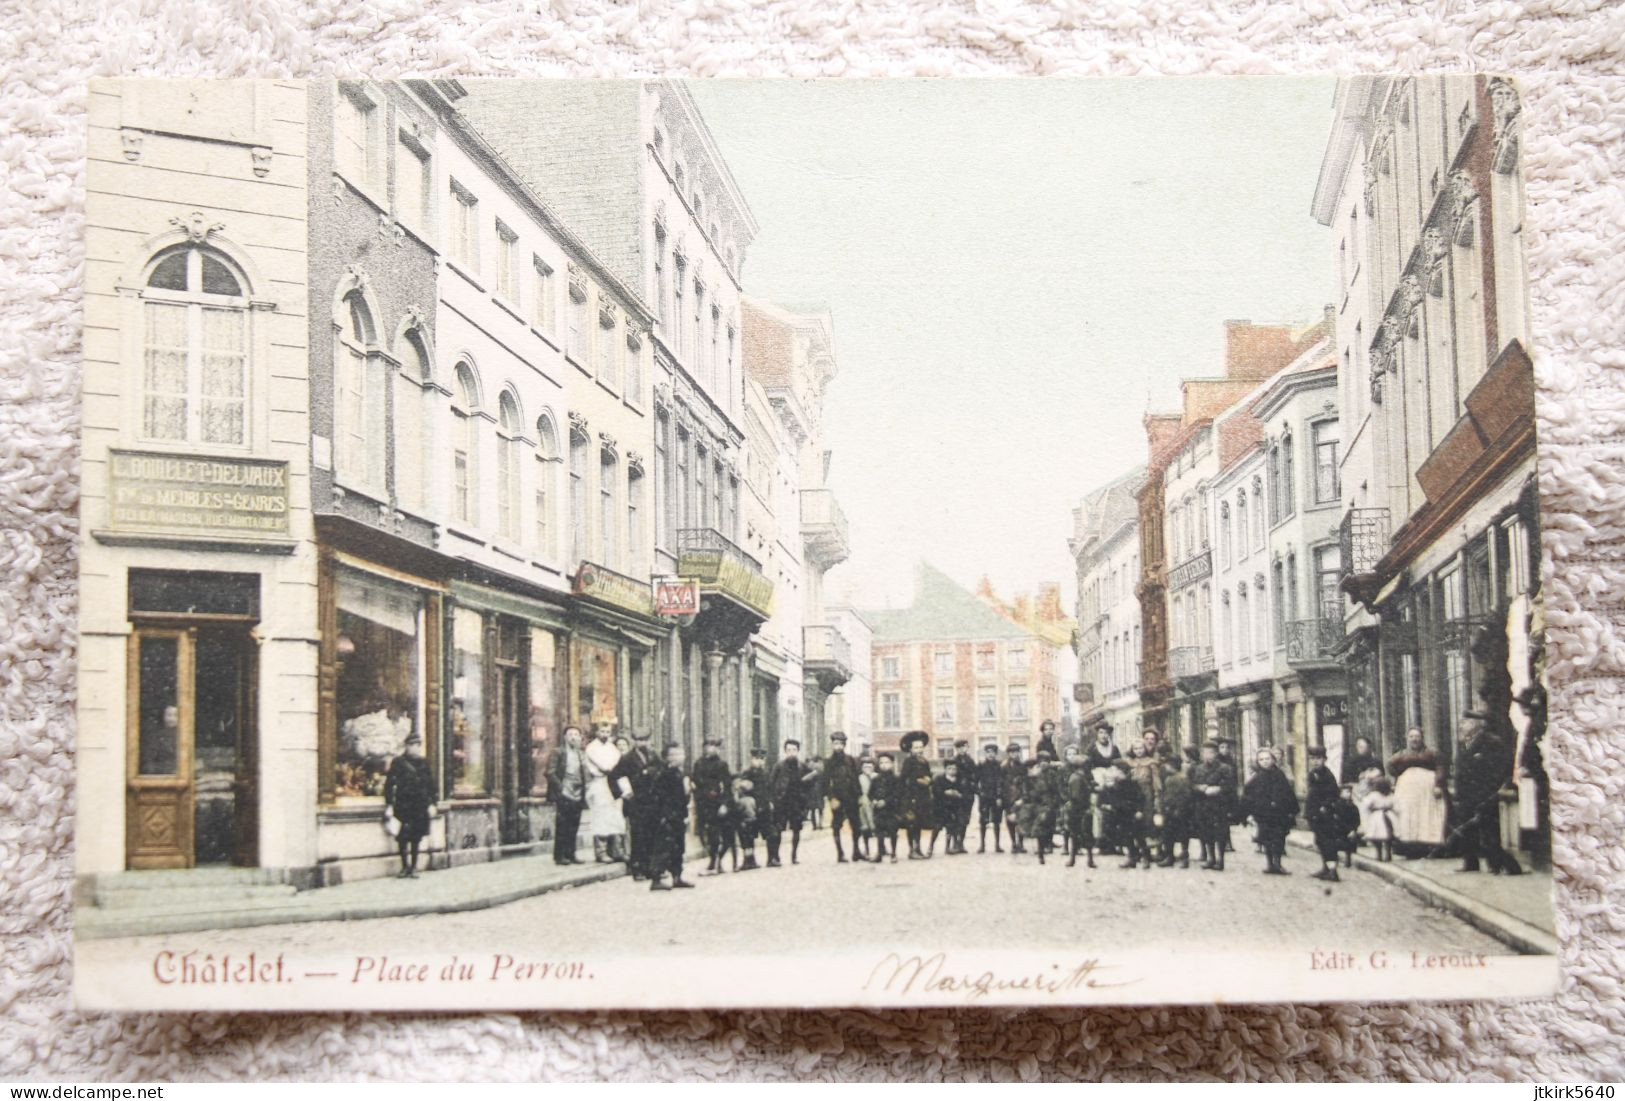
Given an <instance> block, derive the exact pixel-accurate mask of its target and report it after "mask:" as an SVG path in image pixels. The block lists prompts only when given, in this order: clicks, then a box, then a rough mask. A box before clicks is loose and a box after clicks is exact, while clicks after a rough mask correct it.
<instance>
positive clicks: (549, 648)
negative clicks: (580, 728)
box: [520, 627, 568, 796]
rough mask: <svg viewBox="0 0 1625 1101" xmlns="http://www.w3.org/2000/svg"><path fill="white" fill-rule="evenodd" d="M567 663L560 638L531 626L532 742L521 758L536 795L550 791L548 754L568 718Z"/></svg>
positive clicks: (525, 782)
mask: <svg viewBox="0 0 1625 1101" xmlns="http://www.w3.org/2000/svg"><path fill="white" fill-rule="evenodd" d="M564 673H565V669H564V666H563V664H562V663H561V662H560V661H559V644H558V638H557V636H556V635H554V634H553V632H552V631H547V630H543V629H542V628H540V627H532V628H531V629H530V668H529V670H528V676H527V678H526V679H527V682H528V683H527V689H528V692H529V697H530V701H529V702H530V715H529V721H528V722H527V724H526V728H527V732H528V735H529V739H530V745H529V747H528V750H527V752H526V753H524V754H521V757H520V759H521V760H522V761H525V762H526V763H527V768H526V775H525V776H524V780H523V783H522V784H521V787H522V789H523V790H524V791H525V792H527V793H529V794H531V795H536V796H542V795H546V794H547V758H548V755H549V754H551V753H552V752H553V750H554V749H556V748H557V747H558V744H559V737H560V735H561V733H562V732H563V730H564V727H565V724H566V723H567V722H568V719H567V717H566V714H565V711H566V709H565V706H564V703H565V693H564Z"/></svg>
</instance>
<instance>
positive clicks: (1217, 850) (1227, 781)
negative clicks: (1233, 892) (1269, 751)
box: [1190, 741, 1236, 872]
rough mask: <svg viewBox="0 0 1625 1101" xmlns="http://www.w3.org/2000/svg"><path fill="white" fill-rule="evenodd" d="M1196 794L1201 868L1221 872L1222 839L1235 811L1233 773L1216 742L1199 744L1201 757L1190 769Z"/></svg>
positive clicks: (1222, 864) (1226, 832)
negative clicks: (1220, 755) (1221, 755)
mask: <svg viewBox="0 0 1625 1101" xmlns="http://www.w3.org/2000/svg"><path fill="white" fill-rule="evenodd" d="M1190 779H1191V790H1192V791H1193V792H1194V793H1195V797H1196V816H1195V825H1196V837H1197V839H1198V840H1199V841H1201V842H1202V867H1203V868H1205V869H1207V870H1208V871H1213V872H1222V871H1224V842H1225V839H1226V838H1227V837H1229V836H1230V819H1231V818H1232V817H1233V816H1234V814H1235V801H1236V774H1235V773H1234V772H1233V771H1231V769H1230V766H1229V765H1227V764H1225V763H1224V762H1223V761H1221V760H1219V744H1218V743H1217V742H1211V741H1209V742H1204V743H1202V757H1201V760H1199V761H1198V762H1197V763H1196V765H1195V767H1193V768H1192V769H1191V774H1190Z"/></svg>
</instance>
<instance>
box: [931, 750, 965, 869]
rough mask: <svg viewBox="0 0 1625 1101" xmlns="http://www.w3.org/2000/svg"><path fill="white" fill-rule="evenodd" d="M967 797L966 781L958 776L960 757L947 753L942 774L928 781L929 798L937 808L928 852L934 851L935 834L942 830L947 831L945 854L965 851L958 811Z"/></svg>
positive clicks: (963, 834)
mask: <svg viewBox="0 0 1625 1101" xmlns="http://www.w3.org/2000/svg"><path fill="white" fill-rule="evenodd" d="M969 801H970V793H969V792H968V791H967V789H966V787H965V782H964V781H963V780H962V779H960V774H959V761H958V760H957V759H955V758H952V757H950V758H949V759H948V763H947V764H946V765H944V766H943V769H942V775H941V776H938V777H937V778H936V779H935V780H933V781H932V782H931V802H932V806H933V808H934V810H935V812H936V824H935V825H934V826H933V827H932V830H931V847H930V849H929V850H928V854H927V855H929V854H930V853H935V852H936V851H937V837H938V835H939V834H941V833H942V831H943V830H947V831H948V845H947V847H946V848H944V849H943V855H944V856H954V855H957V854H958V853H962V852H964V851H965V832H964V828H963V827H962V826H961V825H960V811H961V810H962V809H963V808H964V805H965V804H966V803H968V802H969Z"/></svg>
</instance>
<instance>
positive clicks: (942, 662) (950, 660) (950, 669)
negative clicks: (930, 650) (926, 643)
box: [931, 650, 954, 677]
mask: <svg viewBox="0 0 1625 1101" xmlns="http://www.w3.org/2000/svg"><path fill="white" fill-rule="evenodd" d="M931 661H932V665H931V671H932V672H933V673H935V674H936V675H937V676H939V677H951V676H953V675H954V655H953V651H952V650H938V651H937V652H936V653H934V654H933V655H932V656H931Z"/></svg>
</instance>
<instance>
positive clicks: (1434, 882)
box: [1288, 830, 1558, 956]
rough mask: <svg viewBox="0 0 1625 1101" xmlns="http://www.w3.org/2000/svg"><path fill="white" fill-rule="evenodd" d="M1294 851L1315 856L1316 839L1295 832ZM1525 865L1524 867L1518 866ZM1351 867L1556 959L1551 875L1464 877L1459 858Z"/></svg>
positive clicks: (1360, 858)
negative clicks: (1295, 849)
mask: <svg viewBox="0 0 1625 1101" xmlns="http://www.w3.org/2000/svg"><path fill="white" fill-rule="evenodd" d="M1288 839H1289V840H1290V842H1291V843H1292V845H1293V846H1295V847H1296V848H1299V849H1303V850H1306V851H1308V852H1311V853H1313V852H1314V851H1315V843H1314V835H1313V834H1311V833H1309V831H1307V830H1293V831H1292V833H1291V835H1290V836H1289V838H1288ZM1519 862H1520V863H1524V862H1523V861H1521V860H1520V861H1519ZM1354 866H1355V868H1357V869H1360V870H1362V871H1367V872H1370V873H1371V874H1372V875H1375V876H1377V877H1379V878H1381V879H1384V880H1387V881H1388V882H1389V883H1392V884H1394V885H1395V886H1397V887H1401V888H1403V889H1405V890H1407V891H1409V892H1410V893H1411V894H1413V895H1415V896H1416V897H1417V898H1420V899H1421V900H1422V901H1424V902H1426V903H1427V904H1428V905H1430V906H1434V907H1437V908H1438V909H1441V910H1444V911H1446V912H1447V913H1450V914H1453V915H1454V916H1456V917H1458V918H1460V919H1461V920H1462V921H1465V922H1466V923H1467V924H1469V925H1471V926H1473V927H1474V928H1475V929H1478V930H1480V931H1481V932H1485V933H1488V934H1489V935H1490V936H1492V937H1494V938H1495V939H1496V940H1498V941H1500V942H1501V943H1503V944H1505V945H1507V946H1508V947H1509V948H1513V949H1516V950H1517V951H1519V952H1521V953H1524V954H1525V955H1554V956H1555V955H1556V954H1557V949H1558V943H1557V928H1556V918H1555V916H1554V913H1553V907H1552V874H1551V872H1549V871H1533V870H1530V869H1529V867H1528V866H1527V864H1526V865H1525V868H1524V874H1523V875H1521V876H1504V875H1490V874H1489V873H1488V872H1463V871H1460V870H1459V869H1460V868H1461V860H1460V858H1459V857H1457V858H1452V859H1442V858H1437V859H1432V860H1406V859H1404V858H1403V857H1399V856H1396V857H1394V859H1393V860H1391V861H1388V862H1386V863H1382V862H1379V861H1376V860H1373V859H1371V858H1370V857H1369V856H1366V855H1364V854H1363V853H1356V854H1355V856H1354Z"/></svg>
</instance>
